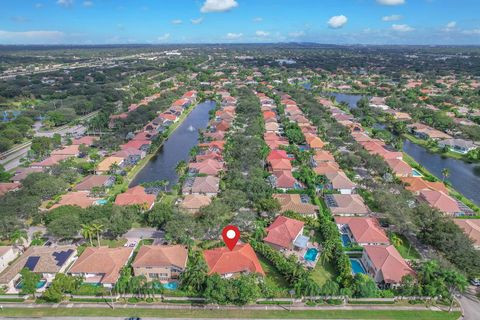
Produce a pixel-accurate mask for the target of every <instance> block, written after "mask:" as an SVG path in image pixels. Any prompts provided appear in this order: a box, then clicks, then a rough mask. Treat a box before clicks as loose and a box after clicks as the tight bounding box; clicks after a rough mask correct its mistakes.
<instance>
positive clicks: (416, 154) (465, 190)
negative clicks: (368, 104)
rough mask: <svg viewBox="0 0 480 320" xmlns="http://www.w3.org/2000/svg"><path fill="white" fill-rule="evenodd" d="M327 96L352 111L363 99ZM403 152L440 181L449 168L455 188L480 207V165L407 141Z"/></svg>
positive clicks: (339, 94) (358, 97)
mask: <svg viewBox="0 0 480 320" xmlns="http://www.w3.org/2000/svg"><path fill="white" fill-rule="evenodd" d="M325 95H331V96H334V97H335V99H336V101H337V102H345V103H347V104H348V105H349V107H350V109H353V108H356V107H357V102H358V101H359V100H360V99H361V98H362V96H361V95H356V94H346V93H325ZM376 127H377V128H379V129H381V128H382V127H384V126H383V125H380V124H377V125H376ZM403 151H404V152H405V153H406V154H408V155H409V156H411V157H412V158H414V159H415V161H417V162H418V163H419V164H420V165H421V166H423V167H425V168H426V169H427V170H428V171H430V172H431V173H432V174H433V175H434V176H436V177H437V178H439V179H442V178H443V177H442V170H443V169H444V168H447V169H448V170H449V173H450V176H449V177H448V178H447V179H448V181H449V182H450V183H451V184H452V186H453V188H454V189H455V190H457V191H458V192H460V193H462V194H463V195H464V196H465V197H467V198H468V199H470V200H471V201H473V202H475V203H476V204H477V205H480V165H478V164H477V165H475V164H471V163H467V162H464V161H462V160H457V159H453V158H447V157H442V156H441V155H439V154H436V153H431V152H429V151H428V150H427V149H425V148H424V147H422V146H420V145H417V144H415V143H413V142H411V141H409V140H407V139H405V140H404V142H403Z"/></svg>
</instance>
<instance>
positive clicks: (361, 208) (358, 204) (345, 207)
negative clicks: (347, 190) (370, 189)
mask: <svg viewBox="0 0 480 320" xmlns="http://www.w3.org/2000/svg"><path fill="white" fill-rule="evenodd" d="M324 199H325V203H326V205H327V207H328V208H329V209H330V212H331V213H332V214H333V215H336V216H365V215H367V214H368V213H369V212H370V211H369V210H368V207H367V206H366V205H365V203H364V202H363V199H362V197H361V196H360V195H358V194H326V195H325V196H324Z"/></svg>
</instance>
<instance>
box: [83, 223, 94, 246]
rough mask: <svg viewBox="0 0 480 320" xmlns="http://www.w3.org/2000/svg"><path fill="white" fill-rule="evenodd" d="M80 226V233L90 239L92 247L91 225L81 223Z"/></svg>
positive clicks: (92, 231) (92, 232)
mask: <svg viewBox="0 0 480 320" xmlns="http://www.w3.org/2000/svg"><path fill="white" fill-rule="evenodd" d="M81 227H82V230H81V231H80V233H81V234H82V236H83V237H84V238H85V239H88V240H90V245H91V246H92V247H93V242H92V237H93V234H94V230H93V228H92V226H91V225H88V224H82V226H81Z"/></svg>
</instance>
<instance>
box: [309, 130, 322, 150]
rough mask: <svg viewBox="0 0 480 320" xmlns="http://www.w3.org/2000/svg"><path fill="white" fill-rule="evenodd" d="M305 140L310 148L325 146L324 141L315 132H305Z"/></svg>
mask: <svg viewBox="0 0 480 320" xmlns="http://www.w3.org/2000/svg"><path fill="white" fill-rule="evenodd" d="M305 140H306V141H307V144H308V146H309V147H310V148H312V149H320V148H323V147H324V146H325V142H323V141H322V139H320V138H319V137H318V136H317V135H315V134H311V133H309V134H306V135H305Z"/></svg>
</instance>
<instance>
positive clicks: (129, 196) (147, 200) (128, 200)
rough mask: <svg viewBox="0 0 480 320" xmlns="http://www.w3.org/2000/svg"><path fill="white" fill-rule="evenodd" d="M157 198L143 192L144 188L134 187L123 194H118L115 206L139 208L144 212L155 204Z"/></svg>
mask: <svg viewBox="0 0 480 320" xmlns="http://www.w3.org/2000/svg"><path fill="white" fill-rule="evenodd" d="M156 199H157V196H156V195H154V194H148V193H146V192H145V188H144V187H142V186H135V187H133V188H130V189H128V190H127V191H125V192H124V193H120V194H119V195H117V197H116V198H115V204H116V205H117V206H133V205H136V206H140V207H141V208H143V209H144V210H150V209H152V208H153V205H154V204H155V200H156Z"/></svg>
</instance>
